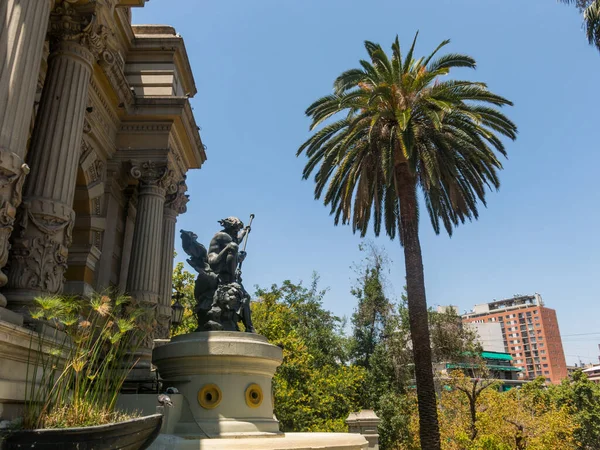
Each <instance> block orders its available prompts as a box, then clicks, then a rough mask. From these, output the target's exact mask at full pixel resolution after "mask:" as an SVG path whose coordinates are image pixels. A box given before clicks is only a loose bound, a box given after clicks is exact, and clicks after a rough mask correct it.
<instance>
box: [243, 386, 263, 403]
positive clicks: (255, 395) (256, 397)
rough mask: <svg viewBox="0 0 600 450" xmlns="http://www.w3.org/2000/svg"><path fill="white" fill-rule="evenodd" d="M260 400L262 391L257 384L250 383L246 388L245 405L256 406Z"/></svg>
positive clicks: (261, 399)
mask: <svg viewBox="0 0 600 450" xmlns="http://www.w3.org/2000/svg"><path fill="white" fill-rule="evenodd" d="M262 401H263V391H262V388H261V387H260V386H259V385H258V384H256V383H252V384H251V385H250V386H248V387H247V388H246V405H248V406H249V407H250V408H258V407H259V406H260V405H261V403H262Z"/></svg>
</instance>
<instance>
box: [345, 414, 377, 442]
mask: <svg viewBox="0 0 600 450" xmlns="http://www.w3.org/2000/svg"><path fill="white" fill-rule="evenodd" d="M379 422H381V419H379V417H377V414H375V411H373V410H370V409H363V410H362V411H359V412H355V413H354V412H353V413H350V415H349V416H348V418H347V419H346V423H347V424H348V432H349V433H360V434H362V435H363V436H364V437H365V439H366V440H367V441H368V442H369V450H379V431H378V427H379Z"/></svg>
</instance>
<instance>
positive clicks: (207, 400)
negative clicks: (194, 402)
mask: <svg viewBox="0 0 600 450" xmlns="http://www.w3.org/2000/svg"><path fill="white" fill-rule="evenodd" d="M222 398H223V395H222V394H221V389H219V386H217V385H216V384H212V383H211V384H205V385H204V386H202V389H200V391H198V403H200V406H202V407H203V408H204V409H213V408H216V407H217V406H219V403H221V399H222Z"/></svg>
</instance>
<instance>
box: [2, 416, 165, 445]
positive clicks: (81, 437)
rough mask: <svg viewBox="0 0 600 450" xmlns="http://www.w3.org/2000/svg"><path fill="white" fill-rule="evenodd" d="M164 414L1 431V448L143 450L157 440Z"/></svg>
mask: <svg viewBox="0 0 600 450" xmlns="http://www.w3.org/2000/svg"><path fill="white" fill-rule="evenodd" d="M162 417H163V416H162V414H153V415H151V416H146V417H140V418H137V419H132V420H127V421H125V422H119V423H110V424H108V425H98V426H94V427H81V428H55V429H43V430H19V431H14V432H9V433H6V434H4V435H2V434H0V450H17V449H25V448H35V449H36V450H59V449H60V450H103V449H107V450H108V449H111V450H117V449H126V450H143V449H146V448H148V446H149V445H150V444H152V442H153V441H154V440H155V439H156V437H157V436H158V433H159V432H160V427H161V425H162Z"/></svg>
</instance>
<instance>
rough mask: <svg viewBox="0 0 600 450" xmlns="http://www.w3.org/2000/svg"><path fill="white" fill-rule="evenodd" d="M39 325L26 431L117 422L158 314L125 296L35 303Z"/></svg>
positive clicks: (32, 359)
mask: <svg viewBox="0 0 600 450" xmlns="http://www.w3.org/2000/svg"><path fill="white" fill-rule="evenodd" d="M35 302H36V306H37V307H36V309H35V311H32V318H34V319H36V320H38V321H39V327H38V333H37V334H36V337H34V338H33V339H32V345H31V351H30V360H29V366H28V374H27V375H28V377H27V378H28V385H27V398H26V409H25V415H24V420H23V426H24V428H27V429H35V428H61V427H75V426H91V425H100V424H103V423H110V422H113V421H118V420H119V419H121V418H122V415H120V414H119V413H117V412H115V404H116V401H117V396H118V394H119V391H120V389H121V387H122V385H123V382H124V381H125V379H126V377H127V375H128V373H129V371H130V370H131V369H132V368H133V366H135V364H136V362H137V361H136V360H135V359H134V358H135V357H134V355H135V353H136V350H137V348H138V347H139V344H140V343H141V342H142V341H143V339H144V338H145V337H147V334H148V333H149V332H150V327H148V326H147V325H148V323H149V322H151V320H152V319H153V315H154V311H152V310H148V309H145V308H142V307H141V306H140V305H138V304H136V302H135V301H134V300H133V299H132V298H130V297H126V296H122V295H120V296H113V297H112V298H111V296H108V295H101V294H94V295H93V296H92V297H91V299H79V298H74V297H66V296H49V297H40V298H36V299H35Z"/></svg>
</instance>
